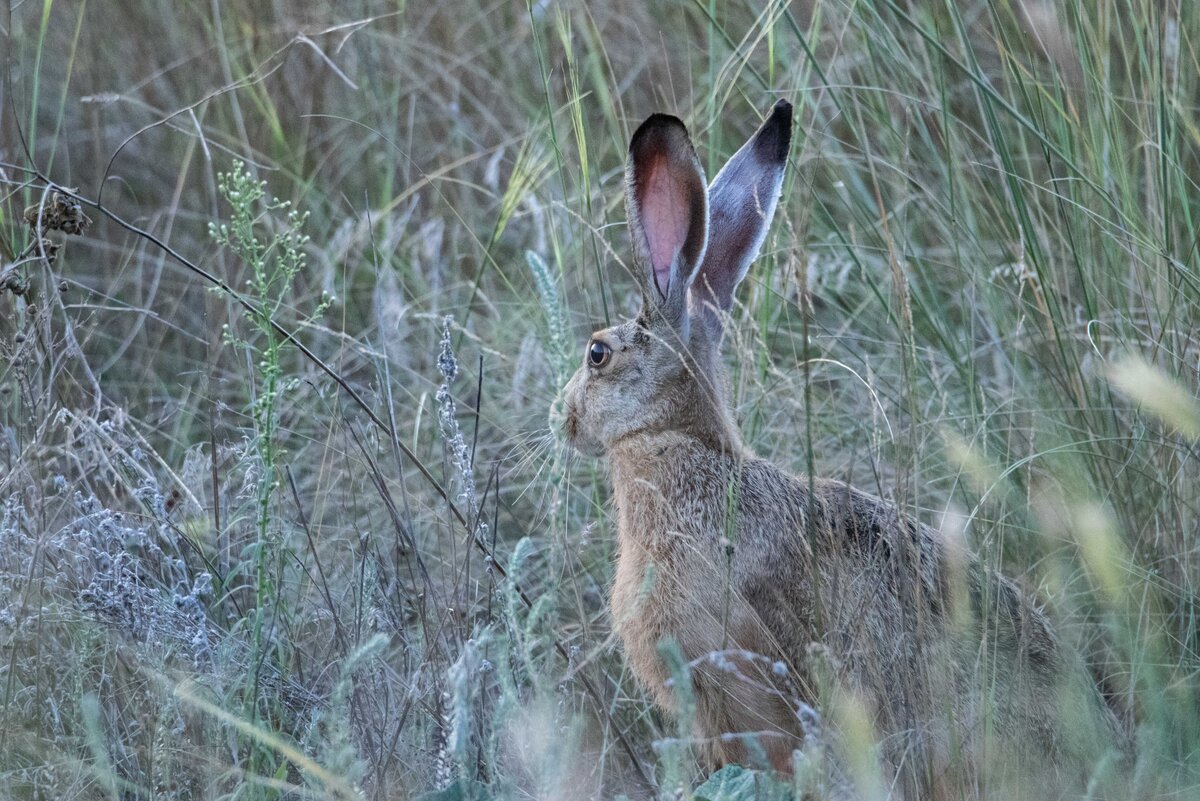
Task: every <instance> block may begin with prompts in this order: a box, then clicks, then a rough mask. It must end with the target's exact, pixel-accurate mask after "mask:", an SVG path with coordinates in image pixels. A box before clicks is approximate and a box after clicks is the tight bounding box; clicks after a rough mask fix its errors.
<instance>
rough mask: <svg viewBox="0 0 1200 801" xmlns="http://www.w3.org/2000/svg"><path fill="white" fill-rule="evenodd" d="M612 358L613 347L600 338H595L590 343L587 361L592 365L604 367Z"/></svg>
mask: <svg viewBox="0 0 1200 801" xmlns="http://www.w3.org/2000/svg"><path fill="white" fill-rule="evenodd" d="M611 358H612V348H610V347H609V346H608V345H605V344H604V343H603V342H601V341H600V340H598V339H593V340H592V343H591V344H590V345H588V350H587V362H588V364H589V365H590V366H592V367H603V366H604V365H606V364H608V360H609V359H611Z"/></svg>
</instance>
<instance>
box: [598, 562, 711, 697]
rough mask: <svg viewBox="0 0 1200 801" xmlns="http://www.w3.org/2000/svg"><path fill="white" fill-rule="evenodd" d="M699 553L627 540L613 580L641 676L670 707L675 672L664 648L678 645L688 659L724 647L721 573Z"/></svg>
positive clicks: (627, 644)
mask: <svg viewBox="0 0 1200 801" xmlns="http://www.w3.org/2000/svg"><path fill="white" fill-rule="evenodd" d="M705 561H706V560H703V559H698V558H697V555H696V554H694V553H693V554H688V553H686V552H684V553H675V552H671V553H662V552H651V551H648V550H646V549H645V548H642V547H638V545H636V544H632V543H629V542H628V541H624V542H622V546H621V553H620V554H619V556H618V559H617V569H616V576H615V579H614V582H613V588H612V597H611V608H612V616H613V622H614V626H615V628H616V631H617V634H618V635H619V636H620V638H621V642H622V644H623V645H624V648H625V653H626V656H627V657H628V659H629V663H630V665H631V666H632V668H633V670H634V672H635V673H636V674H637V677H638V679H639V680H640V681H641V682H642V683H643V684H644V685H645V686H646V687H647V688H648V689H650V690H651V692H653V693H654V696H655V698H656V700H657V701H658V702H659V703H660V704H662V705H663V706H665V707H667V708H673V706H674V704H673V701H672V699H671V697H670V692H669V689H668V681H667V680H668V679H669V678H670V674H669V670H668V668H667V667H666V664H665V663H664V661H663V656H662V652H661V650H660V647H661V646H662V645H663V644H673V645H674V646H676V647H678V649H679V651H680V653H681V655H682V657H683V658H684V659H685V660H688V661H690V660H694V659H698V658H700V657H702V656H704V655H706V654H709V653H711V652H713V651H716V650H718V649H720V648H721V647H722V641H723V636H722V631H723V630H724V626H725V622H726V617H725V615H723V613H722V602H721V598H722V595H723V593H722V592H721V582H720V577H719V575H717V574H716V571H713V570H712V569H711V568H710V567H709V566H708V565H706V564H705Z"/></svg>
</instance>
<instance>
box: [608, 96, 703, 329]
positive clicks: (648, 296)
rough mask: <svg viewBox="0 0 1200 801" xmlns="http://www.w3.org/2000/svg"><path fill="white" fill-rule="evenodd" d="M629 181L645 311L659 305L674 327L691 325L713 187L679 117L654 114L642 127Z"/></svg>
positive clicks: (627, 191) (632, 234) (631, 228)
mask: <svg viewBox="0 0 1200 801" xmlns="http://www.w3.org/2000/svg"><path fill="white" fill-rule="evenodd" d="M625 184H626V185H625V206H626V211H627V213H628V216H629V236H630V239H632V241H633V248H634V252H635V255H636V256H637V260H638V261H639V262H641V266H642V270H641V280H642V294H643V297H644V298H645V302H646V304H647V308H646V311H647V312H649V311H650V310H651V308H654V307H657V308H658V309H659V310H660V311H661V312H662V313H663V315H664V316H665V317H666V318H667V320H668V321H670V322H671V323H672V324H674V325H675V326H677V327H680V326H683V325H686V322H687V290H688V285H689V284H690V283H691V280H692V276H693V275H694V274H695V272H696V269H697V268H698V267H699V265H700V260H701V259H702V258H703V257H704V246H705V242H706V240H707V238H708V190H707V189H706V188H705V181H704V170H703V169H702V168H701V167H700V161H699V159H697V158H696V151H695V150H694V149H693V148H692V143H691V140H690V139H689V138H688V133H687V128H685V127H684V126H683V123H682V122H680V121H679V119H677V118H676V117H672V116H670V115H667V114H655V115H653V116H651V117H650V118H649V119H647V120H646V121H645V122H643V123H642V125H641V127H639V128H638V129H637V132H636V133H634V135H633V139H632V140H631V141H630V143H629V162H628V164H627V165H626V168H625ZM651 304H653V305H651Z"/></svg>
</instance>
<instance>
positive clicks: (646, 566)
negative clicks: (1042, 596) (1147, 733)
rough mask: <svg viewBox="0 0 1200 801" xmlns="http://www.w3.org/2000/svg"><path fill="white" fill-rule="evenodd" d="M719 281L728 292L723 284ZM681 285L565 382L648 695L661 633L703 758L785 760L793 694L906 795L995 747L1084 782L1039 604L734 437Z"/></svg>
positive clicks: (707, 336)
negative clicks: (601, 477)
mask: <svg viewBox="0 0 1200 801" xmlns="http://www.w3.org/2000/svg"><path fill="white" fill-rule="evenodd" d="M788 122H789V125H790V112H789V117H788ZM648 124H649V123H648ZM770 124H776V125H778V123H772V122H770V121H769V122H768V125H770ZM679 127H680V128H681V127H682V126H681V125H680V126H679ZM766 127H767V126H764V130H765V129H766ZM761 135H762V134H761V132H760V134H759V135H756V136H757V137H761ZM635 140H636V137H635ZM685 141H686V140H685ZM754 141H755V140H752V141H751V144H753V143H754ZM688 147H689V148H690V145H689V146H688ZM747 147H750V145H748V146H747ZM784 150H786V148H784ZM735 158H736V157H735ZM680 163H682V161H681V162H680ZM781 164H782V161H780V165H779V169H780V170H781V168H782V167H781ZM750 166H751V168H752V167H753V165H750ZM636 168H637V165H636V163H631V168H630V170H631V174H632V173H634V171H635V170H636ZM739 170H740V171H741V172H744V173H748V174H750V175H751V176H752V177H753V176H754V175H756V173H754V172H753V170H752V169H748V168H747V167H746V165H745V164H741V165H740V166H739ZM718 181H720V177H718ZM716 184H717V182H714V186H715V185H716ZM713 194H714V195H715V192H714V193H713ZM772 208H773V206H772ZM713 213H714V215H715V214H716V213H717V210H714V211H713ZM632 222H633V221H631V223H632ZM768 222H769V214H768V215H767V219H766V220H764V221H761V222H760V223H759V224H760V225H765V224H766V223H768ZM635 234H636V229H635ZM719 235H720V232H719V231H717V230H713V231H712V232H711V233H710V236H719ZM636 241H637V240H636V238H635V250H636ZM733 244H734V245H737V244H738V243H737V242H734V243H733ZM745 249H746V248H743V250H745ZM736 250H737V249H736V248H731V247H730V246H728V243H726V246H725V247H723V248H720V252H721V253H722V254H723V258H724V257H725V254H728V253H729V252H731V251H736ZM751 250H752V251H756V250H757V243H754V244H753V247H752V248H751ZM752 257H753V254H752V253H751V255H750V258H752ZM676 266H677V267H679V266H682V267H683V268H684V269H686V268H687V265H676ZM719 269H722V265H716V266H715V267H714V266H711V265H709V264H707V263H705V264H703V265H702V268H701V267H697V269H696V270H695V273H699V274H705V272H706V271H712V270H719ZM741 269H742V270H743V271H744V267H743V268H741ZM683 274H684V270H678V271H676V272H672V276H673V279H672V280H673V281H677V282H678V281H680V280H681V279H680V276H681V275H683ZM644 275H645V273H644ZM645 280H647V279H646V278H645V277H644V278H643V281H645ZM723 280H725V281H726V284H727V285H728V286H729V287H730V289H729V290H728V291H730V292H731V291H732V286H735V285H736V280H740V278H738V279H735V280H733V281H729V280H728V276H727V275H726V276H724V278H723ZM714 283H715V282H714ZM683 288H686V287H683ZM680 291H681V287H680V286H679V285H675V286H672V287H670V289H669V291H668V292H666V293H665V295H666V297H665V298H662V296H661V295H660V296H659V298H660V299H659V300H658V301H657V303H656V302H655V300H654V296H652V295H651V294H650V293H649V292H648V291H646V292H645V294H646V297H647V302H646V307H645V308H644V309H643V315H642V317H640V318H639V319H638V320H636V321H631V322H628V323H625V324H623V325H619V326H616V327H614V328H610V329H606V330H604V331H600V332H597V333H596V334H595V335H594V337H593V339H596V340H599V341H601V342H604V343H605V344H607V345H609V346H610V347H611V349H612V356H611V359H610V361H609V362H608V363H607V364H606V365H604V366H603V367H601V368H595V367H591V366H588V365H586V364H585V365H584V366H583V367H582V368H580V370H579V371H578V372H577V373H576V374H575V376H574V377H573V378H572V379H571V381H570V383H569V384H568V385H567V387H566V389H565V390H564V392H565V396H566V401H567V417H566V431H567V435H568V439H569V440H570V442H571V443H572V444H573V445H574V446H575V447H577V448H578V449H580V450H582V451H585V452H588V453H592V454H603V455H605V456H606V457H607V459H608V462H609V464H610V467H611V473H612V485H613V497H614V502H615V506H616V513H617V531H618V538H619V539H618V558H617V567H616V577H615V580H614V583H613V587H612V596H611V609H612V615H613V620H614V625H615V627H616V630H617V632H618V634H619V635H620V638H621V641H622V642H623V644H624V647H625V652H626V655H627V656H628V659H629V661H630V664H631V665H632V667H633V670H634V672H635V673H636V675H637V676H638V678H639V680H640V681H641V682H642V683H643V684H644V685H645V686H646V687H647V688H648V689H649V691H650V692H651V693H652V694H653V697H654V700H655V701H656V703H658V704H659V705H660V706H661V707H662V708H664V709H665V710H668V711H671V712H676V713H678V712H679V711H680V710H679V703H678V695H677V693H676V692H675V690H674V688H673V685H672V683H671V682H670V681H669V679H670V675H669V671H668V668H667V666H666V663H665V662H664V660H663V656H662V653H661V651H660V645H661V644H662V643H663V642H664V641H671V642H674V643H675V644H676V645H677V646H678V648H679V650H680V651H681V652H682V656H683V658H684V659H685V660H686V661H687V662H688V663H689V664H690V665H691V679H692V685H693V687H692V689H693V693H694V696H695V727H696V730H697V735H698V736H699V737H700V738H701V739H702V740H703V742H704V743H705V744H706V748H705V752H706V755H707V757H708V759H709V761H710V762H711V763H713V764H714V765H716V764H724V763H729V762H742V763H745V762H753V761H754V760H755V758H756V757H757V756H760V755H764V754H765V756H766V758H767V760H768V761H769V763H770V765H771V766H773V767H774V768H776V769H778V770H781V771H788V770H790V767H791V764H792V752H793V750H794V749H798V748H801V747H803V745H804V742H805V731H804V727H803V726H802V725H801V721H800V717H799V716H798V714H797V707H798V702H803V703H805V704H808V705H810V706H813V707H820V706H821V705H822V702H823V701H824V702H829V703H830V704H832V705H834V706H836V704H834V699H835V698H836V699H841V701H846V700H847V699H857V700H858V701H859V702H861V703H862V704H863V705H864V706H865V708H866V710H867V711H868V713H869V717H870V721H871V723H872V724H873V726H874V729H875V732H876V734H877V735H878V736H879V737H880V738H881V742H882V746H881V754H882V755H883V757H884V762H885V765H886V768H887V771H888V773H889V775H890V780H894V781H895V782H896V788H897V790H898V791H900V792H901V793H902V794H903V795H904V796H905V797H908V798H929V797H936V796H937V795H938V794H940V793H942V792H947V790H946V785H947V784H948V782H949V779H948V778H947V777H949V776H951V775H956V776H959V777H964V778H963V781H964V782H966V783H967V784H969V785H971V786H973V787H975V788H976V789H978V788H979V787H980V784H979V783H980V782H981V781H984V779H983V778H982V777H981V776H980V774H979V772H978V769H979V767H980V764H981V763H982V761H983V760H984V759H988V760H991V759H993V757H994V756H995V755H996V754H997V753H1001V754H1007V755H1010V756H1013V757H1015V758H1017V759H1019V760H1020V762H1019V764H1020V767H1021V769H1022V770H1027V771H1029V772H1030V773H1031V775H1032V773H1033V772H1035V771H1036V772H1038V773H1039V774H1041V775H1044V776H1045V777H1047V780H1048V781H1050V782H1054V783H1055V784H1047V785H1045V788H1046V795H1045V797H1052V795H1053V792H1054V791H1053V790H1052V789H1051V788H1052V787H1054V786H1061V787H1066V786H1068V785H1070V784H1071V783H1072V782H1075V781H1080V780H1082V779H1083V777H1084V776H1085V771H1086V770H1087V769H1088V766H1089V763H1090V761H1091V760H1094V759H1096V758H1097V757H1098V756H1099V755H1101V754H1102V753H1103V752H1104V751H1105V750H1106V749H1109V748H1112V747H1113V745H1114V743H1117V742H1118V741H1119V740H1120V735H1119V731H1118V730H1119V727H1118V725H1117V723H1116V719H1115V717H1114V716H1113V715H1112V714H1111V713H1110V712H1108V710H1107V709H1106V708H1105V707H1104V705H1103V703H1102V701H1101V699H1100V696H1099V693H1098V692H1097V690H1096V688H1095V686H1094V685H1093V683H1092V682H1091V680H1090V678H1089V677H1088V676H1087V674H1086V672H1085V671H1084V670H1083V669H1082V668H1081V667H1080V664H1079V662H1078V660H1077V659H1076V658H1075V657H1074V656H1073V655H1072V654H1070V653H1069V652H1068V651H1067V650H1066V649H1065V648H1064V647H1063V646H1062V645H1061V644H1060V642H1059V640H1058V639H1057V637H1056V636H1055V634H1054V631H1053V629H1052V627H1051V625H1050V623H1049V621H1048V620H1047V618H1046V616H1045V615H1044V614H1043V612H1042V611H1041V610H1040V609H1039V607H1038V606H1037V604H1036V603H1035V602H1034V601H1033V600H1032V599H1031V598H1029V597H1028V596H1026V595H1025V594H1023V593H1022V592H1021V591H1020V590H1019V589H1018V588H1017V587H1016V586H1015V585H1014V584H1013V583H1011V582H1010V581H1008V580H1007V579H1004V578H1003V577H1000V576H997V575H995V574H993V573H991V572H989V571H987V570H985V569H984V568H983V567H982V566H981V565H980V564H979V563H978V561H977V559H976V558H975V557H974V556H973V555H972V554H970V553H967V552H965V551H962V550H961V549H957V548H955V547H952V546H951V544H950V543H948V542H947V541H946V540H945V539H944V538H943V537H942V536H941V535H940V534H939V533H938V532H937V531H935V530H933V529H930V528H928V527H926V526H923V525H921V524H919V523H917V522H916V521H914V520H912V519H910V518H908V517H907V516H905V515H904V514H902V513H901V512H900V511H899V510H897V509H896V508H895V506H893V505H892V504H889V503H887V502H885V501H882V500H880V499H879V498H876V497H874V496H872V495H869V494H867V493H864V492H861V491H859V490H857V489H854V488H852V487H850V486H848V485H846V484H843V483H841V482H837V481H828V480H822V479H809V478H804V477H797V476H793V475H790V474H788V473H787V472H785V471H783V470H781V469H779V468H777V467H775V466H773V465H771V464H770V463H768V462H766V461H764V460H762V459H760V458H758V457H756V456H755V455H754V454H753V453H751V452H750V451H749V449H748V448H746V446H745V445H744V444H743V442H742V439H741V436H740V433H739V431H738V429H737V426H736V424H735V423H734V421H733V417H732V413H731V411H730V409H729V407H728V403H727V401H726V389H725V378H724V374H723V369H722V367H721V360H720V358H719V352H718V343H719V340H720V336H721V332H722V324H723V323H722V322H721V321H720V320H719V315H713V314H712V313H711V311H712V310H711V308H709V309H708V310H707V312H705V311H704V310H702V309H700V308H698V304H697V301H696V299H695V298H694V297H693V298H692V299H691V300H690V301H679V300H678V298H679V297H680ZM673 298H674V299H675V300H674V301H673V300H672V299H673ZM720 300H721V299H720V298H718V301H720ZM672 302H674V303H676V304H679V303H682V304H683V305H682V306H678V305H677V306H675V307H672V306H671V305H670V304H672ZM660 312H661V313H660ZM714 321H715V322H714ZM814 654H819V655H823V656H821V658H819V659H818V658H814V656H813V655H814ZM714 655H715V656H714ZM830 717H831V716H830V715H828V714H827V715H826V724H827V725H828V726H832V727H833V728H834V729H836V728H837V723H838V721H837V720H830ZM834 717H836V716H834ZM731 733H741V734H744V735H746V736H742V737H730V736H728V735H730V734H731ZM831 740H833V742H831V743H828V745H829V748H830V750H831V751H832V752H834V754H835V756H834V759H835V760H837V759H839V757H838V756H837V755H836V752H837V750H838V746H837V743H836V735H835V736H834V737H833V738H831ZM760 749H761V750H760Z"/></svg>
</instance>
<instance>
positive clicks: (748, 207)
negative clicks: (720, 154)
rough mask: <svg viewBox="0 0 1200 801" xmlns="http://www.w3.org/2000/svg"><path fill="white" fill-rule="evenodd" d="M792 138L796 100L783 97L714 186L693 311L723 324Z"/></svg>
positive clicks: (753, 253)
mask: <svg viewBox="0 0 1200 801" xmlns="http://www.w3.org/2000/svg"><path fill="white" fill-rule="evenodd" d="M791 142H792V104H791V103H789V102H787V101H786V100H780V101H779V102H777V103H776V104H775V106H774V108H772V109H771V114H770V116H768V117H767V120H766V122H764V123H763V124H762V126H760V127H759V129H758V131H757V132H756V133H755V134H754V136H752V137H750V141H748V142H746V144H744V145H742V148H741V150H739V151H738V152H737V153H735V154H734V155H733V158H731V159H730V160H729V162H728V163H727V164H726V165H725V167H724V168H723V169H722V170H721V171H720V172H719V173H717V177H716V178H714V179H713V182H712V186H710V187H709V190H708V199H709V209H710V211H709V223H708V232H709V233H708V248H707V250H705V253H704V261H703V262H702V264H701V266H700V271H699V273H698V274H697V275H696V278H695V280H694V281H693V282H692V287H691V301H692V313H693V315H696V316H698V317H699V318H700V319H702V320H704V321H705V322H706V323H708V324H710V325H715V326H717V327H718V329H719V326H720V319H721V315H720V312H727V311H729V309H730V307H731V306H732V305H733V293H734V290H735V289H737V285H738V284H740V283H741V282H742V279H743V278H745V277H746V273H747V272H749V270H750V264H751V262H753V261H754V259H755V258H756V257H757V256H758V249H759V248H760V247H762V243H763V239H765V238H766V236H767V229H768V228H769V227H770V225H771V218H772V217H773V216H774V214H775V205H776V203H777V202H778V200H779V192H780V188H781V187H782V186H783V168H784V165H785V164H786V163H787V156H788V148H789V146H790V145H791Z"/></svg>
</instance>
